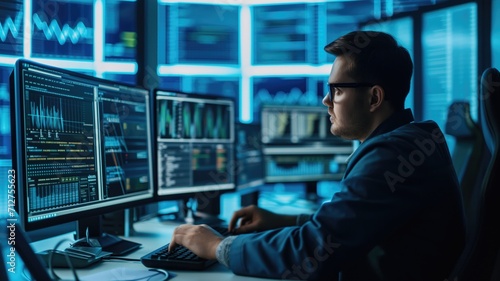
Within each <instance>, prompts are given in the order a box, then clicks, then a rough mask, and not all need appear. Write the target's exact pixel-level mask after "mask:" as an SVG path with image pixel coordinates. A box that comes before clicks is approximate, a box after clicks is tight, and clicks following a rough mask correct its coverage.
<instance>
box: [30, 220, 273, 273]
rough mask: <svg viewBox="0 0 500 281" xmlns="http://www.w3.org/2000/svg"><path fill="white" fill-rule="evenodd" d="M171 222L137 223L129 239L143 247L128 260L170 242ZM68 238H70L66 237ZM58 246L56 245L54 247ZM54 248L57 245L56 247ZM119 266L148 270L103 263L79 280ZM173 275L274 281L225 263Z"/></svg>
mask: <svg viewBox="0 0 500 281" xmlns="http://www.w3.org/2000/svg"><path fill="white" fill-rule="evenodd" d="M177 225H178V224H174V223H171V222H160V221H158V219H156V218H155V219H151V220H148V221H143V222H137V223H135V224H134V233H133V235H131V236H130V237H127V238H126V239H127V240H131V241H135V242H138V243H141V244H142V247H141V248H140V249H139V250H136V251H135V252H133V253H131V254H129V255H127V256H125V257H126V258H132V259H140V258H141V257H142V256H144V255H146V254H148V253H149V252H151V251H153V250H155V249H157V248H158V247H160V246H161V245H164V244H166V243H168V242H170V237H171V236H172V233H173V231H174V228H175V226H177ZM61 238H64V237H58V238H54V239H58V240H60V239H61ZM66 238H68V237H66ZM54 243H57V241H52V242H48V241H40V242H36V243H32V246H33V248H34V250H35V251H36V252H38V251H42V250H45V249H49V248H51V245H52V244H54ZM54 245H55V244H54ZM52 247H53V245H52ZM64 248H65V246H61V247H59V249H64ZM117 267H127V268H144V265H142V263H141V262H140V261H121V260H111V261H103V262H100V263H98V264H95V265H92V266H90V267H88V268H83V269H77V273H78V276H79V277H83V276H85V275H89V274H93V273H96V271H97V270H103V271H104V270H110V269H113V268H117ZM55 272H56V274H57V275H59V276H60V277H61V278H63V279H67V280H73V275H72V274H71V271H70V270H68V269H56V271H55ZM169 272H173V273H175V274H176V275H177V276H176V277H175V278H174V279H173V280H221V281H223V280H232V281H240V280H273V279H261V278H254V277H246V276H238V275H235V274H233V273H232V272H231V271H230V270H229V269H227V268H226V267H224V266H223V265H221V264H215V265H213V266H211V267H209V268H208V269H206V270H203V271H183V270H169Z"/></svg>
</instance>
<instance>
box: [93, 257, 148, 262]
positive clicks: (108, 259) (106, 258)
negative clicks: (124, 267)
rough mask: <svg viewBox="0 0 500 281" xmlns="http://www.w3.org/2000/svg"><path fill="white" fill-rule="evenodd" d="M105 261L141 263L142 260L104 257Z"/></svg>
mask: <svg viewBox="0 0 500 281" xmlns="http://www.w3.org/2000/svg"><path fill="white" fill-rule="evenodd" d="M102 259H103V260H107V261H111V260H122V261H141V260H140V259H131V258H122V257H103V258H102Z"/></svg>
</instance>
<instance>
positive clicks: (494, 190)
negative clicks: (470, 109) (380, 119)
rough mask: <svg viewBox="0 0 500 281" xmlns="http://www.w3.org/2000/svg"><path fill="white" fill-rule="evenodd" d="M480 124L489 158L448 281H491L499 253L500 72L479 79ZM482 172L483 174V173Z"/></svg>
mask: <svg viewBox="0 0 500 281" xmlns="http://www.w3.org/2000/svg"><path fill="white" fill-rule="evenodd" d="M479 103H480V125H481V130H482V132H483V136H484V141H485V146H486V149H485V150H484V156H485V157H487V158H488V159H489V161H488V165H487V167H486V170H483V171H481V173H478V174H477V177H479V178H482V179H483V180H482V183H481V184H480V185H479V186H478V187H479V188H477V189H476V190H473V197H472V200H473V202H472V203H473V205H472V208H471V210H470V211H471V218H472V220H471V224H470V225H468V226H467V227H468V232H469V233H470V234H471V235H469V236H468V238H467V241H466V245H465V249H464V252H463V253H462V256H461V257H460V258H459V260H458V262H457V264H456V267H455V269H454V271H453V272H452V274H451V275H450V279H449V280H452V281H469V280H474V281H476V280H478V281H482V280H484V281H493V278H495V277H494V276H493V273H494V270H495V269H494V267H495V264H497V265H498V262H495V260H496V259H497V255H498V253H499V250H500V231H499V230H498V223H499V222H500V188H499V187H500V155H499V153H500V152H499V146H500V110H499V109H500V73H499V72H498V70H497V69H495V68H488V69H486V70H485V71H484V72H483V74H482V76H481V86H480V97H479ZM483 172H484V173H483Z"/></svg>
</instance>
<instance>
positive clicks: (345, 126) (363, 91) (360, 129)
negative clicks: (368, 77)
mask: <svg viewBox="0 0 500 281" xmlns="http://www.w3.org/2000/svg"><path fill="white" fill-rule="evenodd" d="M346 69H347V59H346V58H345V57H343V56H338V57H337V58H336V59H335V61H334V63H333V66H332V70H331V73H330V77H329V78H328V83H329V84H337V83H360V82H364V81H355V80H354V79H353V78H351V77H349V76H348V75H347V73H346ZM369 90H370V87H356V88H354V87H332V91H333V92H332V93H331V95H330V94H327V95H326V96H325V97H324V98H323V104H324V105H325V106H327V107H328V114H329V115H330V122H331V127H330V132H331V133H332V134H334V135H336V136H339V137H342V138H345V139H350V140H361V141H362V140H364V139H365V138H366V137H367V135H368V132H369V130H370V128H369V127H370V114H369V113H370V108H369V106H370V94H369ZM330 97H332V98H333V100H330Z"/></svg>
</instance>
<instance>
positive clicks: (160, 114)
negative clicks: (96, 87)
mask: <svg viewBox="0 0 500 281" xmlns="http://www.w3.org/2000/svg"><path fill="white" fill-rule="evenodd" d="M154 96H155V98H154V100H155V106H154V108H155V110H156V114H155V115H156V120H155V123H156V137H155V146H156V153H157V155H156V156H157V160H156V164H157V168H156V169H155V171H156V172H157V175H156V176H157V183H158V188H157V196H158V200H160V201H162V200H182V201H179V202H183V203H182V204H181V205H180V206H179V211H180V214H179V215H180V217H181V219H184V218H185V217H184V215H187V214H184V212H183V211H184V210H186V208H187V206H186V203H188V202H189V203H193V204H190V206H188V208H187V209H188V211H190V210H191V211H193V210H192V209H194V207H195V206H197V208H198V210H199V209H206V210H210V209H211V208H212V207H213V208H215V209H213V208H212V209H211V211H208V212H207V213H211V214H213V215H216V214H217V213H218V212H219V207H220V206H219V205H218V204H219V203H218V202H219V197H220V195H221V194H222V193H223V192H227V191H232V190H234V188H235V180H234V172H233V170H234V168H235V167H234V138H235V137H234V119H235V118H234V114H235V113H234V101H233V100H232V99H231V98H229V97H222V96H212V95H200V94H192V93H183V92H176V91H170V90H162V89H155V90H154ZM192 198H194V199H196V200H194V202H193V200H191V201H189V200H188V199H192ZM189 219H192V217H189Z"/></svg>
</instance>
